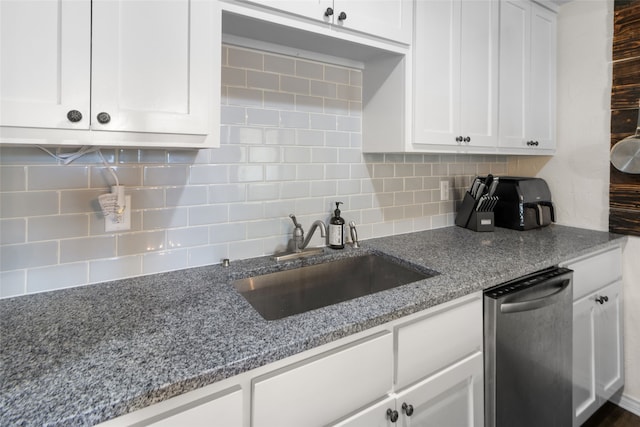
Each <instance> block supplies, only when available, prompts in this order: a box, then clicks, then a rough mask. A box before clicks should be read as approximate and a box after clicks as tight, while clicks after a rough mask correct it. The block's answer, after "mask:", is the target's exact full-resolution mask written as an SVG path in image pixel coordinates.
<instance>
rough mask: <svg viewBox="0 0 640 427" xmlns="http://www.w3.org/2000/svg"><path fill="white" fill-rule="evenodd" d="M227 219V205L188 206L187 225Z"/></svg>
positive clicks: (219, 221)
mask: <svg viewBox="0 0 640 427" xmlns="http://www.w3.org/2000/svg"><path fill="white" fill-rule="evenodd" d="M228 220H229V206H228V205H207V206H194V207H190V208H189V225H190V226H194V225H206V224H217V223H221V222H227V221H228Z"/></svg>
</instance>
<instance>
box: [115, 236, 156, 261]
mask: <svg viewBox="0 0 640 427" xmlns="http://www.w3.org/2000/svg"><path fill="white" fill-rule="evenodd" d="M165 237H166V232H165V231H164V230H159V231H145V232H138V233H127V234H120V235H119V236H118V256H125V255H136V254H143V253H145V252H157V251H162V250H165V249H166V244H165Z"/></svg>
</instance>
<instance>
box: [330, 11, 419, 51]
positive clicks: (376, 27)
mask: <svg viewBox="0 0 640 427" xmlns="http://www.w3.org/2000/svg"><path fill="white" fill-rule="evenodd" d="M412 11H413V3H412V2H411V1H410V0H376V1H373V2H368V1H362V0H335V2H334V15H333V23H334V24H336V25H339V26H341V27H343V28H348V29H351V30H357V31H361V32H363V33H366V34H371V35H374V36H377V37H382V38H386V39H390V40H396V41H399V42H403V43H407V44H410V43H411V28H412V25H413V23H412V16H413V15H412ZM341 12H344V13H345V14H346V19H345V20H339V19H338V17H339V16H340V13H341Z"/></svg>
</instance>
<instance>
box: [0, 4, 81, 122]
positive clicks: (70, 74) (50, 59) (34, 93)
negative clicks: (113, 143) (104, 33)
mask: <svg viewBox="0 0 640 427" xmlns="http://www.w3.org/2000/svg"><path fill="white" fill-rule="evenodd" d="M0 17H1V19H2V21H1V25H0V31H1V33H0V43H1V49H0V52H1V55H2V56H1V60H0V62H1V64H2V70H1V72H0V82H1V86H0V94H1V95H0V96H1V99H2V105H1V114H0V124H1V125H2V126H27V127H44V128H62V129H89V118H90V111H89V104H90V102H89V87H90V84H91V83H90V82H91V80H90V79H91V76H90V67H91V56H90V55H91V3H90V2H88V1H61V2H56V1H25V0H2V2H0ZM63 23H64V25H63ZM71 111H73V113H72V115H73V118H74V120H76V119H79V118H80V116H82V119H80V120H78V121H70V120H68V119H67V114H68V113H69V112H71Z"/></svg>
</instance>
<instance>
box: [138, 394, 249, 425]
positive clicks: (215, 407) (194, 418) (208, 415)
mask: <svg viewBox="0 0 640 427" xmlns="http://www.w3.org/2000/svg"><path fill="white" fill-rule="evenodd" d="M148 425H150V426H153V427H174V426H189V427H212V426H224V427H243V414H242V391H241V390H239V389H237V390H234V391H232V392H230V393H229V394H226V395H223V396H220V397H216V398H214V399H213V400H210V401H208V402H205V403H200V404H198V403H197V402H196V406H194V407H191V408H188V409H184V408H179V409H178V412H177V413H176V414H173V415H169V416H167V417H166V418H162V419H160V420H159V421H155V422H153V421H152V422H151V423H150V424H148Z"/></svg>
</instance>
